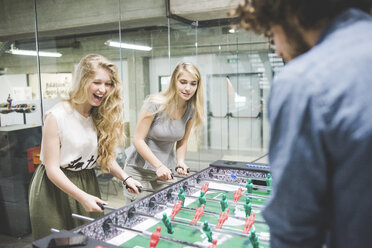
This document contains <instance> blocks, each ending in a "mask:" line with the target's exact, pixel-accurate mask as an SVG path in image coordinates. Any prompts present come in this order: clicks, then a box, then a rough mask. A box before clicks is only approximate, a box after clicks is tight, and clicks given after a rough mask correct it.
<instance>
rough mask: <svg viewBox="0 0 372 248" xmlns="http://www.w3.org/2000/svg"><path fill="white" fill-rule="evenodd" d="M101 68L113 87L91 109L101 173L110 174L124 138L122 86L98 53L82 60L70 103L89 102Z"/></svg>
mask: <svg viewBox="0 0 372 248" xmlns="http://www.w3.org/2000/svg"><path fill="white" fill-rule="evenodd" d="M99 68H103V69H105V70H107V71H108V72H109V74H110V78H111V83H112V86H111V89H110V92H109V94H108V95H107V96H106V97H105V98H104V99H103V101H102V103H101V105H99V106H98V107H92V109H91V116H92V119H93V122H94V124H95V127H96V131H97V136H98V163H99V164H100V165H101V170H102V171H104V172H108V171H109V169H108V167H109V165H110V162H111V161H112V160H113V159H115V158H116V153H115V149H116V148H117V146H118V145H120V144H122V143H123V142H124V139H125V135H124V116H123V98H122V96H121V89H122V83H121V81H120V79H119V77H118V70H117V68H116V66H115V65H114V64H113V63H112V62H110V61H109V60H108V59H106V58H105V57H103V56H101V55H98V54H89V55H86V56H85V57H83V58H82V59H81V60H80V63H79V65H78V68H77V70H76V74H75V79H74V87H73V88H72V90H71V91H70V92H69V99H67V101H68V102H69V103H70V104H71V105H72V106H73V107H76V105H78V104H82V103H84V102H86V100H87V99H88V88H89V85H90V83H89V82H90V80H91V79H92V78H93V77H94V76H95V73H96V72H97V70H98V69H99Z"/></svg>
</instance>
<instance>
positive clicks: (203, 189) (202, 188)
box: [200, 182, 209, 194]
mask: <svg viewBox="0 0 372 248" xmlns="http://www.w3.org/2000/svg"><path fill="white" fill-rule="evenodd" d="M208 188H209V183H208V182H206V183H205V184H204V185H203V186H202V187H201V189H200V190H201V191H204V193H205V194H206V193H207V191H208Z"/></svg>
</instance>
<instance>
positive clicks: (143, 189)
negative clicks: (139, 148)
mask: <svg viewBox="0 0 372 248" xmlns="http://www.w3.org/2000/svg"><path fill="white" fill-rule="evenodd" d="M188 187H195V186H192V185H189V186H188ZM195 188H196V187H195ZM209 189H210V188H208V190H209ZM142 191H146V192H150V193H155V192H156V191H155V190H152V189H145V188H142ZM223 192H225V191H223ZM226 192H231V191H226ZM171 194H172V195H175V196H178V194H177V193H176V192H172V193H171ZM186 197H190V198H194V199H196V198H199V197H198V196H192V195H187V196H186ZM253 197H254V196H253ZM205 199H206V200H207V201H214V202H220V200H218V199H213V198H207V197H206V198H205ZM229 201H230V202H232V204H235V205H244V203H242V202H234V201H231V200H229ZM252 207H255V208H262V206H261V205H258V204H252Z"/></svg>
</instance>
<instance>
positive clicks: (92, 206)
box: [79, 193, 107, 213]
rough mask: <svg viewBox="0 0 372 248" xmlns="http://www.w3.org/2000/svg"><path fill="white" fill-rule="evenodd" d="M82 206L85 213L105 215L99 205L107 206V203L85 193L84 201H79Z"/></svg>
mask: <svg viewBox="0 0 372 248" xmlns="http://www.w3.org/2000/svg"><path fill="white" fill-rule="evenodd" d="M79 202H80V203H81V205H83V207H84V209H85V211H87V212H100V213H103V209H102V208H101V207H100V206H99V204H102V205H107V202H105V201H102V200H101V199H99V198H98V197H95V196H93V195H90V194H88V193H85V194H84V196H83V197H82V199H79Z"/></svg>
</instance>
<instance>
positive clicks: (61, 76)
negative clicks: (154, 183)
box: [0, 0, 283, 170]
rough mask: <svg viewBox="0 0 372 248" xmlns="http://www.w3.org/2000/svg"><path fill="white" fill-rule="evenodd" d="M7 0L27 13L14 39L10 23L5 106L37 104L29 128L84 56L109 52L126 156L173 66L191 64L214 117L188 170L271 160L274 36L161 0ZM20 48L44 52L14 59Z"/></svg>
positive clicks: (2, 62)
mask: <svg viewBox="0 0 372 248" xmlns="http://www.w3.org/2000/svg"><path fill="white" fill-rule="evenodd" d="M8 2H9V4H8V5H9V6H8V13H13V14H14V13H18V12H17V11H18V10H16V8H19V7H20V6H21V8H22V13H23V14H25V13H27V15H26V18H25V17H23V18H19V20H17V22H18V23H17V26H14V27H13V30H14V32H13V33H11V28H12V27H8V28H6V31H7V33H6V32H5V34H4V35H1V36H0V39H1V40H0V45H1V53H0V70H1V71H0V72H1V75H0V87H1V94H0V97H1V98H0V99H1V100H0V102H6V99H7V97H8V94H11V96H12V97H13V98H14V102H18V101H19V102H22V103H23V102H24V103H29V104H34V105H35V106H36V110H35V111H34V112H33V113H31V114H28V115H27V118H26V120H25V123H27V124H35V125H42V124H43V122H42V114H43V113H45V111H47V110H48V109H49V108H50V107H51V106H53V105H54V104H55V103H56V102H58V101H60V99H61V98H63V97H66V96H67V92H68V89H69V87H70V86H71V84H72V79H73V76H74V70H75V68H76V65H77V63H78V62H79V60H80V58H81V57H82V56H84V55H86V54H89V53H98V54H102V55H104V56H106V57H107V58H108V59H110V60H112V61H114V63H115V64H116V65H117V66H118V68H119V69H120V72H119V75H120V78H121V80H122V82H123V83H124V91H123V97H124V100H125V123H126V135H127V137H128V138H127V141H126V143H125V144H123V145H122V147H120V148H119V149H118V152H120V153H122V152H123V151H124V149H125V148H126V147H128V146H129V145H130V144H131V138H132V136H133V132H134V129H135V125H136V123H137V118H138V113H139V111H140V109H141V106H142V104H143V100H144V99H145V98H146V96H147V95H149V94H152V93H156V92H160V91H163V90H165V89H166V87H167V86H168V82H169V78H170V75H171V72H172V70H173V69H174V67H175V66H176V65H177V64H178V63H179V62H180V61H188V62H192V63H194V64H196V65H197V67H198V68H199V70H200V72H201V74H202V80H203V84H204V94H205V95H204V101H205V102H204V106H205V116H204V117H205V119H204V125H203V128H202V130H201V132H199V133H198V134H196V133H193V134H192V135H191V137H190V140H189V145H188V153H187V164H188V165H189V166H190V167H191V168H193V169H195V170H200V169H202V168H204V167H206V166H208V164H209V163H211V162H213V161H215V160H219V159H225V160H238V161H247V162H248V161H258V162H267V160H266V157H265V155H266V154H267V148H268V140H269V127H268V124H267V116H266V110H267V101H268V94H269V89H270V81H271V79H272V76H273V74H274V73H275V72H276V71H277V70H280V68H281V66H282V65H283V63H282V61H281V59H279V58H277V57H276V56H275V55H274V54H273V53H272V51H271V50H270V47H269V43H268V41H267V39H265V38H263V37H260V36H256V35H254V34H253V33H251V32H246V31H242V30H240V31H237V30H234V29H232V28H231V25H229V24H228V23H226V22H219V21H214V22H210V23H208V25H205V23H206V22H198V21H197V20H191V22H188V21H189V20H188V19H186V21H185V20H183V19H182V18H181V19H180V18H178V19H177V18H173V17H167V16H166V11H165V9H164V8H165V7H164V1H162V0H157V1H123V0H108V1H98V0H97V1H73V0H67V1H60V2H58V3H56V2H53V3H52V2H50V1H40V0H34V1H8ZM21 3H22V4H21ZM25 3H27V4H25ZM10 8H13V10H12V9H10ZM8 18H9V20H7V21H8V23H10V20H11V19H13V18H14V17H8ZM21 20H22V21H23V22H24V23H20V22H21ZM25 29H27V30H25ZM131 45H140V46H142V47H131ZM16 49H17V50H29V51H33V52H35V51H37V50H38V51H39V56H26V55H15V54H12V53H11V51H12V50H16ZM138 49H142V50H138ZM43 52H49V54H47V55H50V56H53V57H46V56H44V55H46V54H44V53H43ZM22 122H23V119H22V116H14V117H13V116H10V115H4V114H1V125H2V126H3V125H11V124H15V123H22Z"/></svg>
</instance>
